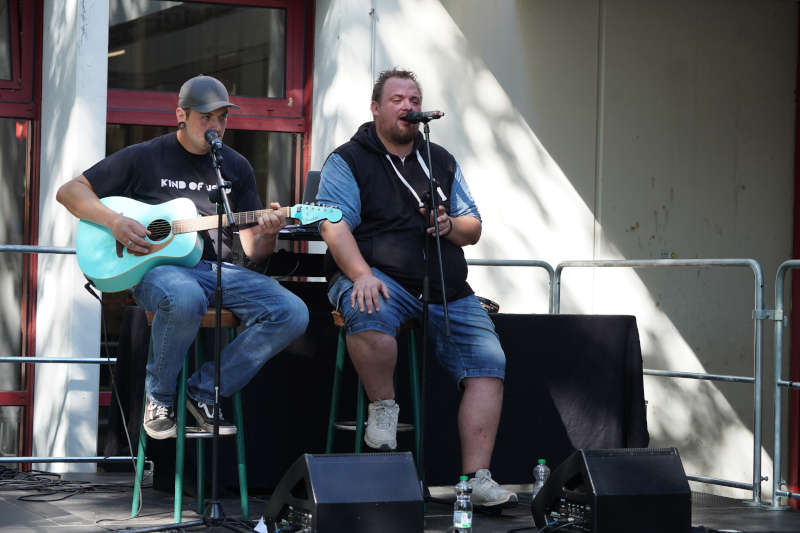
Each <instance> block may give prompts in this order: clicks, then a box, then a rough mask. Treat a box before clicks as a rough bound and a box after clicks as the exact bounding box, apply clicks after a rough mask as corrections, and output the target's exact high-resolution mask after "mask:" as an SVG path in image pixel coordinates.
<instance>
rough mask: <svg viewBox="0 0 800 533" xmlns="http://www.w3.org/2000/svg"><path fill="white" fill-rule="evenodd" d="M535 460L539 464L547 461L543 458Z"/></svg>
mask: <svg viewBox="0 0 800 533" xmlns="http://www.w3.org/2000/svg"><path fill="white" fill-rule="evenodd" d="M537 462H538V463H539V464H540V465H543V464H545V463H546V462H547V461H545V460H544V459H539V460H538V461H537Z"/></svg>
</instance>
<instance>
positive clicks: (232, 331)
mask: <svg viewBox="0 0 800 533" xmlns="http://www.w3.org/2000/svg"><path fill="white" fill-rule="evenodd" d="M146 314H147V324H148V325H149V326H152V325H153V313H152V312H150V311H147V312H146ZM220 318H221V324H222V327H223V328H224V329H226V330H227V332H228V341H229V342H230V341H232V340H233V339H234V338H235V337H236V328H237V327H238V326H239V319H238V318H237V317H236V315H234V314H233V313H232V312H231V311H229V310H227V309H223V310H222V315H221V317H220ZM215 325H216V312H215V310H214V309H210V310H208V311H206V314H205V315H204V316H203V318H202V319H201V322H200V330H198V333H197V337H196V338H195V342H194V347H195V350H194V360H195V367H197V368H199V367H200V365H201V364H202V363H203V361H204V360H205V358H204V355H203V347H204V342H203V338H202V337H203V336H202V333H203V329H206V328H214V327H215ZM152 357H153V343H152V340H151V342H150V348H149V350H148V357H147V359H148V361H149V360H150V359H152ZM188 366H189V352H187V353H186V358H185V359H184V361H183V368H182V369H181V373H180V376H178V391H177V394H176V398H177V401H176V402H175V414H176V416H175V423H176V426H177V427H176V430H177V435H176V437H175V504H174V520H175V522H176V523H180V521H181V507H182V505H183V472H184V457H185V451H186V439H187V438H190V439H197V513H198V514H203V512H204V511H205V509H204V507H205V505H204V500H205V483H204V476H205V462H204V456H205V442H204V441H205V439H209V438H212V437H213V434H212V433H209V432H207V431H203V430H202V429H201V428H199V427H186V406H185V401H186V400H185V399H186V380H187V379H188V371H187V368H188ZM142 421H143V423H142V427H141V429H140V430H139V451H138V453H137V456H136V480H135V482H134V487H133V500H132V502H131V516H135V515H136V513H137V512H138V511H139V501H140V494H141V486H142V477H143V475H144V461H145V451H146V449H147V433H146V432H145V430H144V418H142ZM233 421H234V424H236V428H237V432H236V460H237V469H238V474H239V498H240V500H241V506H242V519H244V520H248V519H249V504H248V500H247V465H246V462H245V449H244V416H243V414H242V397H241V394H240V392H236V393H235V394H234V395H233Z"/></svg>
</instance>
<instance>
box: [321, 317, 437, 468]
mask: <svg viewBox="0 0 800 533" xmlns="http://www.w3.org/2000/svg"><path fill="white" fill-rule="evenodd" d="M331 316H332V317H333V323H334V325H336V327H338V328H339V341H338V344H337V347H336V364H335V368H334V372H333V390H332V392H331V409H330V414H329V416H328V436H327V440H326V444H325V453H331V452H332V451H333V432H334V430H336V429H339V430H345V431H353V430H355V432H356V439H355V450H354V451H355V453H361V447H362V443H363V437H364V419H365V417H366V402H365V401H364V396H365V394H364V387H363V386H362V385H361V378H360V377H359V378H358V384H357V385H356V387H357V389H358V392H357V395H356V419H355V421H350V422H337V421H336V417H337V415H338V412H339V394H340V388H341V379H342V372H343V370H344V360H345V354H346V353H347V340H346V335H345V328H344V317H342V314H341V313H340V312H339V311H336V310H334V311H331ZM418 327H419V322H417V321H416V320H414V319H412V320H409V321H408V322H406V323H405V324H403V325H402V326H400V331H408V364H409V382H410V383H409V385H410V387H411V410H412V416H413V421H414V423H413V424H401V423H398V424H397V431H411V430H413V431H414V451H415V454H414V457H415V461H416V462H417V469H418V470H419V466H420V465H419V444H420V422H421V412H420V386H419V369H418V367H417V344H416V336H415V334H414V330H415V329H416V328H418Z"/></svg>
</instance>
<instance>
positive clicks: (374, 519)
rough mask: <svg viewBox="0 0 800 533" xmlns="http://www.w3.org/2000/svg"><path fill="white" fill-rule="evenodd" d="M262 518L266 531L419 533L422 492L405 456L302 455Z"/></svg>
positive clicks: (408, 455)
mask: <svg viewBox="0 0 800 533" xmlns="http://www.w3.org/2000/svg"><path fill="white" fill-rule="evenodd" d="M264 516H265V517H266V519H267V522H268V523H270V531H275V528H276V527H277V528H279V529H283V528H287V530H290V531H299V530H309V531H311V532H313V533H339V532H342V531H347V532H352V533H367V532H375V531H380V532H382V533H395V532H397V533H401V532H402V533H409V532H411V533H416V532H418V533H423V522H424V507H423V500H422V488H421V486H420V482H419V478H418V477H417V469H416V467H415V465H414V460H413V458H412V456H411V453H410V452H405V453H380V454H378V453H376V454H371V453H364V454H329V455H311V454H304V455H301V456H300V457H299V458H298V459H297V460H296V461H295V462H294V464H293V465H292V466H291V467H290V468H289V470H287V471H286V474H284V476H283V478H282V479H281V481H280V482H279V483H278V485H277V487H276V488H275V492H273V494H272V497H271V498H270V499H269V502H267V507H266V512H265V513H264Z"/></svg>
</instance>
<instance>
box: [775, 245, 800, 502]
mask: <svg viewBox="0 0 800 533" xmlns="http://www.w3.org/2000/svg"><path fill="white" fill-rule="evenodd" d="M795 268H800V260H797V259H793V260H789V261H784V262H783V263H781V264H780V266H779V267H778V272H777V273H776V274H775V309H774V310H773V311H772V319H773V320H774V321H775V338H774V344H775V348H774V350H775V353H774V358H775V363H774V364H775V368H774V375H775V384H774V390H773V398H774V400H773V401H774V405H773V407H772V408H773V421H772V423H773V441H772V507H773V508H779V507H780V502H779V500H778V498H779V497H784V498H794V499H800V494H797V493H795V492H789V491H785V490H781V460H782V458H781V424H782V420H781V416H782V414H781V410H782V404H783V401H782V398H781V387H784V388H787V389H800V383H797V382H796V381H786V380H784V379H783V376H782V373H783V328H784V327H785V326H786V323H785V320H784V318H785V317H784V312H783V286H784V279H785V277H786V273H787V272H788V271H789V270H792V269H795Z"/></svg>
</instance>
